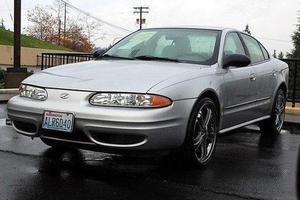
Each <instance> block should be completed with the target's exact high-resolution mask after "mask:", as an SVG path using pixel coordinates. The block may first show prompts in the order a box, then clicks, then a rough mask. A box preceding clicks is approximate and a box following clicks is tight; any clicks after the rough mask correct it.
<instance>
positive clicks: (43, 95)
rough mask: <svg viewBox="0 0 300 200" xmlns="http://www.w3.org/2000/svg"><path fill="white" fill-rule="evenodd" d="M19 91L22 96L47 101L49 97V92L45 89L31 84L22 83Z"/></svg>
mask: <svg viewBox="0 0 300 200" xmlns="http://www.w3.org/2000/svg"><path fill="white" fill-rule="evenodd" d="M19 93H20V97H26V98H29V99H35V100H40V101H45V100H46V99H47V98H48V94H47V91H46V90H45V89H43V88H40V87H35V86H30V85H20V88H19Z"/></svg>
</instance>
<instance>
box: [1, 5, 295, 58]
mask: <svg viewBox="0 0 300 200" xmlns="http://www.w3.org/2000/svg"><path fill="white" fill-rule="evenodd" d="M52 1H53V0H22V17H23V20H22V27H25V26H26V25H28V22H27V21H26V11H27V10H28V9H32V8H34V6H35V5H36V4H40V5H53V3H52ZM69 2H70V3H71V4H72V5H74V6H76V7H79V8H80V9H83V10H84V11H86V12H89V13H90V14H92V15H94V16H96V17H98V18H101V19H103V20H105V21H108V22H110V23H113V24H116V25H119V26H122V27H124V28H126V29H130V30H132V31H134V30H136V29H137V28H138V27H137V25H136V24H135V19H136V18H137V16H136V15H134V14H133V8H132V7H133V6H140V5H144V6H149V7H150V13H149V14H146V15H145V17H146V18H147V24H146V27H155V26H177V25H181V26H182V25H200V26H218V27H232V28H237V29H239V30H243V29H244V28H245V25H246V24H249V26H250V30H251V32H252V35H253V36H255V37H257V38H258V39H259V40H260V41H261V42H262V43H263V44H264V45H265V46H266V47H267V49H268V50H269V51H270V52H271V53H272V52H273V50H274V49H276V50H277V52H279V51H283V52H284V53H285V52H287V51H290V49H291V48H292V44H291V39H290V36H291V34H292V32H293V31H294V30H295V28H296V27H295V24H296V23H297V11H298V10H300V0H248V1H247V0H69ZM0 5H1V7H0V18H3V19H4V21H5V22H4V23H5V25H6V27H7V28H9V29H13V25H12V20H11V18H10V13H11V14H12V15H13V0H0ZM68 15H69V16H70V17H75V16H76V15H77V13H76V12H75V11H73V10H71V9H69V10H68ZM104 33H105V36H106V37H105V38H104V39H98V40H97V41H96V44H97V45H98V46H103V45H107V44H109V43H112V41H114V40H115V41H116V40H117V39H118V38H119V37H120V36H124V35H126V34H128V33H127V32H125V31H121V30H118V29H114V28H110V27H108V26H103V27H102V30H101V32H99V37H101V36H102V35H103V34H104Z"/></svg>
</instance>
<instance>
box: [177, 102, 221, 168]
mask: <svg viewBox="0 0 300 200" xmlns="http://www.w3.org/2000/svg"><path fill="white" fill-rule="evenodd" d="M218 121H219V120H218V111H217V107H216V105H215V103H214V102H213V100H211V99H210V98H207V97H205V98H202V99H201V100H200V101H199V102H198V103H197V104H196V106H195V108H194V109H193V111H192V114H191V117H190V120H189V124H188V128H187V136H186V140H185V144H184V146H183V148H182V155H181V156H182V158H183V159H184V160H185V161H186V163H188V164H192V165H193V166H194V167H204V166H206V165H207V164H208V162H209V161H210V160H211V158H212V155H213V153H214V151H215V149H216V140H217V132H218Z"/></svg>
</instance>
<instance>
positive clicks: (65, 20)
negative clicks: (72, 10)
mask: <svg viewBox="0 0 300 200" xmlns="http://www.w3.org/2000/svg"><path fill="white" fill-rule="evenodd" d="M64 3H65V13H64V41H66V29H67V2H65V1H64Z"/></svg>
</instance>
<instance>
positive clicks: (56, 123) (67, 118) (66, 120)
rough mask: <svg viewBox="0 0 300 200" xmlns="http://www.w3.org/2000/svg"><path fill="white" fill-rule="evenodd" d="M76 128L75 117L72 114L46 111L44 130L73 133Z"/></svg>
mask: <svg viewBox="0 0 300 200" xmlns="http://www.w3.org/2000/svg"><path fill="white" fill-rule="evenodd" d="M73 126H74V115H73V114H71V113H60V112H51V111H46V112H45V113H44V119H43V125H42V127H43V128H44V129H50V130H56V131H63V132H69V133H71V132H72V131H73Z"/></svg>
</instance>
